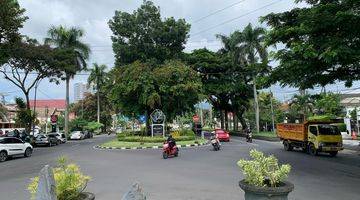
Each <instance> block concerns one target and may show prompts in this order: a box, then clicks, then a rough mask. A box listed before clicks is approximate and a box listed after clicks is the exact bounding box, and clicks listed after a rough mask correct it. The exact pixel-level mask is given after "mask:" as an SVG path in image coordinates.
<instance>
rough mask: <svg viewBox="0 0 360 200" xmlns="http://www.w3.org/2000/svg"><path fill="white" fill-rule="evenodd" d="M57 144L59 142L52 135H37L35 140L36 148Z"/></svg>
mask: <svg viewBox="0 0 360 200" xmlns="http://www.w3.org/2000/svg"><path fill="white" fill-rule="evenodd" d="M57 144H59V140H58V139H57V138H56V136H54V135H45V134H38V135H37V136H36V138H35V145H36V146H49V147H51V146H53V145H57Z"/></svg>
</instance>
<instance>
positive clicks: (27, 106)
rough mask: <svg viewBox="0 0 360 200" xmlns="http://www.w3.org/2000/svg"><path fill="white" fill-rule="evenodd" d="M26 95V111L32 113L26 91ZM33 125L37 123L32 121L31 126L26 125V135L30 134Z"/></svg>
mask: <svg viewBox="0 0 360 200" xmlns="http://www.w3.org/2000/svg"><path fill="white" fill-rule="evenodd" d="M24 95H25V99H26V110H30V111H31V108H30V98H29V93H28V92H25V91H24ZM33 123H35V121H34V120H31V122H30V124H26V127H25V130H26V133H28V134H30V132H31V127H32V126H33Z"/></svg>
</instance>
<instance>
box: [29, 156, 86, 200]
mask: <svg viewBox="0 0 360 200" xmlns="http://www.w3.org/2000/svg"><path fill="white" fill-rule="evenodd" d="M58 165H59V166H58V167H57V168H54V169H53V172H54V179H55V184H56V196H57V199H58V200H77V199H79V196H80V193H81V192H82V191H84V189H85V188H86V186H87V183H88V181H89V180H90V177H89V176H85V175H84V174H82V173H81V171H80V168H79V166H77V165H75V164H67V159H66V158H65V157H60V158H59V159H58ZM38 182H39V177H35V178H33V179H32V181H31V183H30V184H29V185H28V190H29V192H30V193H31V199H35V197H36V191H37V187H38Z"/></svg>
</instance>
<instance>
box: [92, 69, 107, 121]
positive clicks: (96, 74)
mask: <svg viewBox="0 0 360 200" xmlns="http://www.w3.org/2000/svg"><path fill="white" fill-rule="evenodd" d="M105 70H106V65H100V66H99V65H98V64H97V63H94V64H93V68H92V69H91V73H90V76H89V78H88V84H89V85H91V84H94V85H95V87H96V96H97V122H99V123H100V88H101V86H102V85H103V84H104V83H105V78H106V72H105Z"/></svg>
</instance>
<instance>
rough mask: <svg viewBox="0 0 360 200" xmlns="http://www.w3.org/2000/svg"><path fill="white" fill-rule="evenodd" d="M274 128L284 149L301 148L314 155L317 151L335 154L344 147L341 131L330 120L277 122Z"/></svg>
mask: <svg viewBox="0 0 360 200" xmlns="http://www.w3.org/2000/svg"><path fill="white" fill-rule="evenodd" d="M276 128H277V136H278V137H279V138H280V139H281V141H282V143H283V145H284V149H285V150H286V151H292V150H293V149H294V148H301V149H302V150H303V152H307V153H309V154H310V155H314V156H315V155H317V154H318V153H319V152H326V153H329V154H330V155H331V156H336V155H337V153H338V152H339V151H341V150H343V149H344V148H343V144H342V136H341V133H340V131H339V129H338V128H337V126H336V125H335V124H332V123H331V122H320V121H315V122H311V121H305V122H304V123H279V124H277V125H276Z"/></svg>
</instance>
